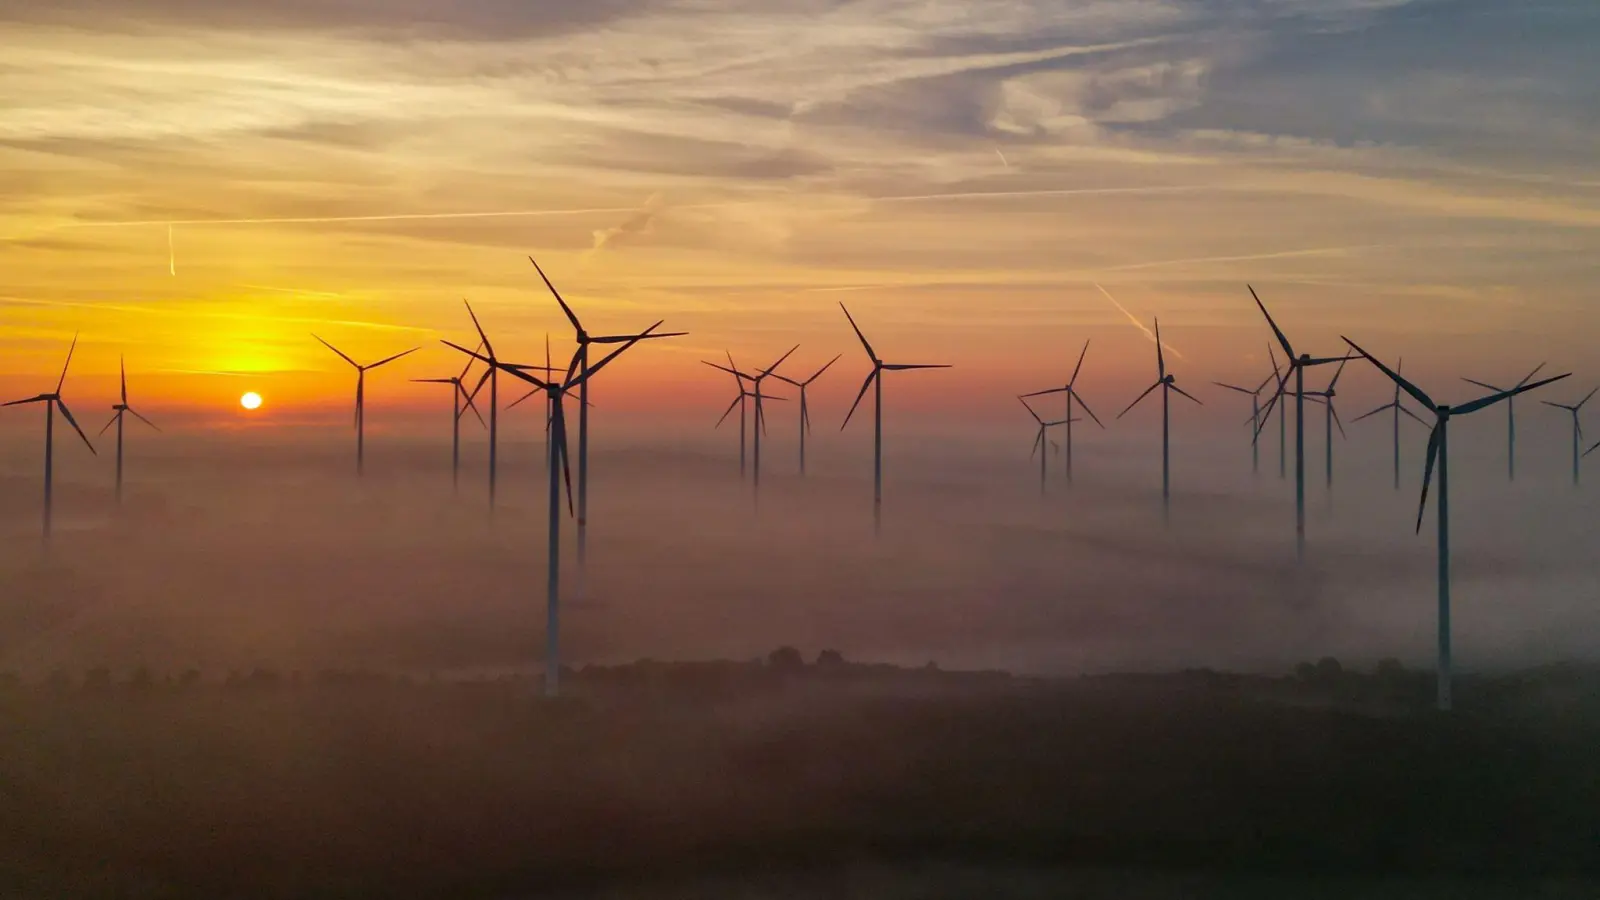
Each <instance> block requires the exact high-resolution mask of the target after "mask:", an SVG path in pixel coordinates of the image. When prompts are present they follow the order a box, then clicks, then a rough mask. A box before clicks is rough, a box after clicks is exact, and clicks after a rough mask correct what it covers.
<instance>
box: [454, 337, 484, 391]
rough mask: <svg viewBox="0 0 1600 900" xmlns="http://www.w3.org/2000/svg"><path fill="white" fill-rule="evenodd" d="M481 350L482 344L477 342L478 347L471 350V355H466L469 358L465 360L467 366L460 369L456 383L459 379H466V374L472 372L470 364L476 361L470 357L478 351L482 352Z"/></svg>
mask: <svg viewBox="0 0 1600 900" xmlns="http://www.w3.org/2000/svg"><path fill="white" fill-rule="evenodd" d="M482 349H483V342H482V341H479V342H478V346H477V347H475V348H473V352H472V354H468V356H469V358H468V359H467V364H466V365H464V366H462V367H461V374H460V375H457V376H456V380H457V381H460V380H461V379H463V378H466V377H467V373H468V372H470V371H472V364H473V363H474V362H476V361H477V360H476V359H475V358H472V355H473V354H476V353H477V352H478V351H479V350H482Z"/></svg>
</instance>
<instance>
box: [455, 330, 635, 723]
mask: <svg viewBox="0 0 1600 900" xmlns="http://www.w3.org/2000/svg"><path fill="white" fill-rule="evenodd" d="M660 324H661V323H660V322H657V323H656V324H655V325H651V326H650V327H649V328H647V329H645V330H644V332H643V333H642V334H638V335H635V336H634V337H633V339H632V340H629V341H626V342H625V343H623V344H622V346H620V347H618V348H617V349H615V350H613V351H611V352H610V353H608V354H606V355H605V357H604V358H602V359H601V360H600V361H599V362H597V363H595V364H594V365H592V366H588V367H586V368H584V369H582V370H581V371H580V369H579V366H580V365H581V364H582V361H581V360H580V358H579V356H580V354H582V352H583V351H582V348H580V349H579V350H578V352H577V353H574V354H573V357H572V363H571V364H570V365H569V366H568V367H567V371H566V372H565V373H564V374H563V376H562V378H561V380H559V381H557V380H555V379H549V380H546V379H544V378H540V377H538V376H536V375H530V374H528V373H529V372H530V371H534V372H536V371H539V367H538V366H521V365H515V364H512V363H505V362H501V361H499V360H496V359H492V358H490V357H488V356H484V355H482V354H480V353H477V352H475V351H472V350H468V349H467V348H465V347H462V346H461V345H459V344H452V343H451V342H449V341H444V342H443V343H444V344H445V345H446V346H448V347H452V348H454V349H456V350H459V351H461V352H462V353H465V354H467V355H468V356H470V357H472V358H473V359H476V360H478V361H480V362H483V363H486V364H488V365H489V366H491V367H494V368H497V369H501V370H504V371H505V373H506V374H507V375H510V376H512V377H514V378H518V379H520V380H522V381H525V382H527V383H528V384H531V385H533V386H534V387H535V388H538V389H539V390H542V391H544V392H545V393H546V394H547V395H548V396H549V397H550V401H551V405H552V409H553V418H552V421H551V423H550V432H551V453H552V459H553V460H554V459H559V461H560V464H559V465H554V464H552V465H551V466H550V472H549V475H550V516H549V544H550V545H549V558H548V569H547V572H546V584H545V661H544V666H545V669H544V693H545V696H547V697H554V696H556V695H557V694H559V693H560V678H561V483H562V479H563V478H565V481H566V486H567V515H568V516H571V515H572V514H573V505H572V469H571V465H570V463H571V455H570V454H569V453H568V451H567V417H566V411H565V404H564V403H563V402H562V401H563V400H564V399H565V398H566V395H567V394H568V393H570V392H571V391H572V389H573V388H576V387H579V386H581V385H582V384H583V383H584V382H585V381H587V380H588V379H590V378H592V377H594V376H595V375H596V374H598V373H599V372H600V370H601V369H604V368H605V367H606V365H607V364H609V363H610V362H611V361H612V360H613V359H616V358H617V357H618V356H620V355H621V354H622V353H623V351H625V350H627V349H628V348H629V347H632V346H633V345H634V344H636V343H638V342H639V341H641V340H643V339H645V338H647V337H649V336H650V335H651V333H652V332H654V331H655V330H656V328H657V327H659V326H660ZM479 336H480V337H482V329H481V328H480V329H479ZM484 344H485V346H487V344H488V341H487V340H485V341H484Z"/></svg>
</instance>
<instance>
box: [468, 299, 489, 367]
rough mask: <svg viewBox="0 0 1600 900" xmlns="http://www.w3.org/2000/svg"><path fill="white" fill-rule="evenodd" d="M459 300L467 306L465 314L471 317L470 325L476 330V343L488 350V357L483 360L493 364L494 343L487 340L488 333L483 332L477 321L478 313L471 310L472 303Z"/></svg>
mask: <svg viewBox="0 0 1600 900" xmlns="http://www.w3.org/2000/svg"><path fill="white" fill-rule="evenodd" d="M461 302H462V303H463V304H465V305H466V307H467V315H468V316H471V317H472V327H473V328H474V329H476V330H477V332H478V343H480V344H482V345H483V349H485V350H487V351H489V358H488V359H486V360H484V361H485V362H487V363H489V364H490V365H493V364H494V344H492V343H490V342H489V335H487V334H485V333H484V331H483V324H482V323H480V322H479V321H478V314H477V313H476V312H473V310H472V303H471V302H470V301H467V300H462V301H461ZM473 355H474V356H476V355H477V354H473ZM479 358H480V359H481V358H482V357H479Z"/></svg>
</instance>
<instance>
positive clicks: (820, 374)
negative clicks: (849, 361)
mask: <svg viewBox="0 0 1600 900" xmlns="http://www.w3.org/2000/svg"><path fill="white" fill-rule="evenodd" d="M843 357H844V354H843V353H841V354H839V355H838V356H835V357H834V358H833V359H830V360H828V364H827V365H825V366H823V367H822V368H820V369H818V370H817V374H815V375H813V376H811V377H810V378H807V379H806V380H805V381H803V382H801V384H800V386H805V385H809V384H811V382H813V381H816V380H817V379H818V378H821V377H822V373H823V372H826V371H828V370H829V369H831V368H833V364H834V363H836V362H838V361H839V360H840V359H842V358H843Z"/></svg>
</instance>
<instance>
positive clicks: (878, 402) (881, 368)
mask: <svg viewBox="0 0 1600 900" xmlns="http://www.w3.org/2000/svg"><path fill="white" fill-rule="evenodd" d="M839 308H840V309H843V310H844V317H845V318H846V319H848V320H850V328H851V330H853V331H854V332H855V333H856V337H857V338H858V339H860V341H861V346H862V348H863V349H865V350H866V351H867V358H868V359H870V360H872V371H871V372H868V373H867V380H866V381H863V382H862V383H861V391H860V393H858V394H856V402H854V403H852V404H850V412H848V413H846V414H845V417H844V424H843V425H840V426H839V430H840V431H843V430H845V428H846V427H847V426H848V425H849V424H850V419H851V418H852V417H854V416H855V414H856V407H858V406H860V405H861V398H862V397H865V396H866V395H867V388H870V387H872V386H873V385H874V384H876V385H877V389H876V390H875V391H874V392H873V396H872V529H873V531H874V532H877V531H878V530H880V529H881V528H882V527H883V373H884V372H904V371H909V370H911V369H948V368H950V366H948V365H926V364H920V365H908V364H905V363H893V364H891V363H886V362H884V361H883V360H881V359H879V358H878V354H877V351H875V350H873V349H872V345H871V344H869V343H867V336H866V335H864V334H862V333H861V329H860V328H859V327H858V326H857V325H856V320H855V317H854V316H852V315H850V310H849V309H846V308H845V305H844V304H843V303H841V304H839Z"/></svg>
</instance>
